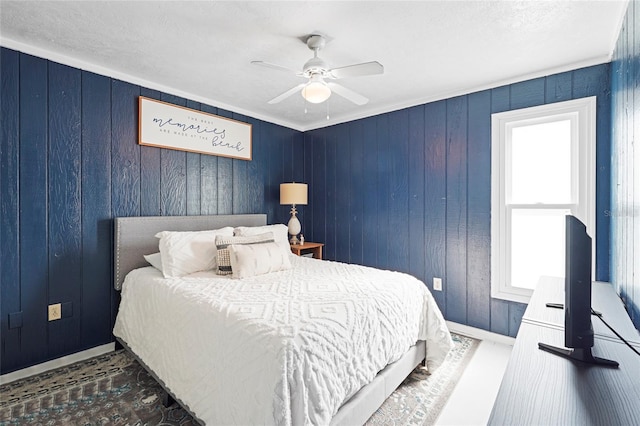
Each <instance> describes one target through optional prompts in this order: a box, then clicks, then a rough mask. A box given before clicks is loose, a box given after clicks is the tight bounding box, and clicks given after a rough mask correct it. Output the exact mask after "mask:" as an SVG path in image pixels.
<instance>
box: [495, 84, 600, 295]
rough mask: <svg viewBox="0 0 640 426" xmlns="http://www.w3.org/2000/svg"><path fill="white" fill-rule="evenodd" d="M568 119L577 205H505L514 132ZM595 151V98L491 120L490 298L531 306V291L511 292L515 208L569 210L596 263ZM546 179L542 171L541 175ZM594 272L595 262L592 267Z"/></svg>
mask: <svg viewBox="0 0 640 426" xmlns="http://www.w3.org/2000/svg"><path fill="white" fill-rule="evenodd" d="M567 118H569V119H570V120H571V123H572V127H571V128H572V131H571V134H572V138H575V137H576V136H577V138H578V141H577V143H574V140H572V144H571V145H572V146H571V149H572V162H574V166H577V167H572V170H573V173H577V181H576V180H575V179H573V181H574V182H577V183H578V188H572V194H573V198H574V200H573V203H572V204H568V205H550V204H542V205H539V204H535V203H534V204H517V205H515V204H513V205H508V204H507V194H508V192H507V191H508V189H509V188H508V187H507V185H508V181H507V176H506V174H507V170H509V168H508V167H507V165H506V159H507V158H509V157H507V152H506V150H507V149H508V147H509V145H510V144H509V143H508V142H509V141H510V140H509V138H510V137H511V129H513V128H515V127H519V126H523V125H532V124H539V123H546V122H553V121H558V120H559V119H567ZM595 151H596V97H595V96H592V97H588V98H582V99H575V100H571V101H566V102H557V103H552V104H547V105H541V106H537V107H532V108H524V109H518V110H513V111H506V112H501V113H496V114H492V115H491V297H493V298H497V299H504V300H511V301H514V302H521V303H528V302H529V299H530V298H531V294H532V293H533V290H530V289H526V288H522V287H517V286H513V285H512V284H511V283H510V282H509V279H508V277H510V276H511V270H510V259H509V255H508V253H510V252H511V251H510V241H511V238H510V232H511V224H510V217H511V215H510V210H511V209H513V208H527V209H536V207H537V208H549V206H553V207H558V208H563V207H566V208H568V209H570V210H571V214H572V215H574V216H576V217H577V218H578V219H580V220H581V221H582V222H583V223H584V224H585V225H586V227H587V232H588V233H589V235H590V236H591V238H592V244H593V247H592V253H593V259H595V241H596V238H595V236H596V234H595V229H596V228H595V186H596V185H595V175H596V170H595ZM540 171H541V173H544V167H541V169H540ZM574 177H576V175H575V174H574ZM592 266H593V268H594V270H595V262H594V261H592Z"/></svg>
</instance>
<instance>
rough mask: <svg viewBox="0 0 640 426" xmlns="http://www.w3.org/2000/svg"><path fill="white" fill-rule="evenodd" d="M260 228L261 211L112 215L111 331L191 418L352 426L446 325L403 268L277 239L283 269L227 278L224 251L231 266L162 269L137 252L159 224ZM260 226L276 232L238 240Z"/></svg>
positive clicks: (435, 354) (150, 248) (439, 357)
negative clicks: (174, 273)
mask: <svg viewBox="0 0 640 426" xmlns="http://www.w3.org/2000/svg"><path fill="white" fill-rule="evenodd" d="M265 226H266V215H262V214H258V215H218V216H179V217H171V216H162V217H158V216H155V217H130V218H116V219H115V227H114V242H115V245H114V250H115V258H114V285H115V288H116V289H118V290H121V291H122V293H121V296H122V298H121V303H120V307H119V311H118V315H117V318H116V323H115V326H114V335H115V337H116V339H117V340H118V341H119V342H120V343H121V344H122V345H123V346H124V347H125V348H126V349H127V350H128V351H130V352H131V353H132V354H133V355H134V356H135V357H136V358H137V359H138V360H139V361H140V363H141V364H142V365H143V366H144V367H145V368H146V369H147V370H148V371H149V372H150V373H151V374H152V375H153V376H154V377H155V378H156V380H157V381H158V382H159V383H160V384H161V386H162V387H163V388H164V389H165V390H166V391H167V393H168V394H169V395H170V396H171V397H173V398H174V399H175V400H176V401H178V402H179V403H180V404H181V405H182V406H183V407H184V408H185V409H186V410H187V411H189V412H190V413H191V414H192V415H193V417H194V418H195V419H196V420H197V421H199V422H200V423H202V424H285V425H290V424H293V425H298V424H332V425H347V424H348V425H355V424H363V423H364V422H366V420H367V419H368V418H369V417H370V416H371V414H373V413H374V412H375V410H376V409H377V408H378V407H379V406H380V405H381V404H382V403H383V402H384V400H385V399H386V398H387V397H388V396H389V395H390V394H391V393H392V392H393V391H394V390H395V389H396V388H397V386H398V385H399V384H400V383H401V382H402V380H404V378H406V376H408V374H409V373H410V372H411V371H412V370H413V369H414V368H415V367H416V366H417V365H418V364H420V363H423V364H425V365H427V367H428V368H429V369H430V370H433V369H435V368H437V367H438V366H439V365H440V363H441V362H442V361H443V360H444V358H445V356H446V354H447V352H448V351H449V349H450V348H451V346H452V342H451V336H450V335H449V332H448V330H447V327H446V325H445V322H444V319H443V317H442V315H441V313H440V311H439V310H438V308H437V305H436V304H435V301H434V300H433V297H432V296H431V294H430V293H429V292H428V290H427V289H426V286H425V285H424V284H423V283H421V282H420V281H419V280H417V279H416V278H413V277H411V276H409V275H406V274H402V273H399V272H393V271H381V270H377V269H374V268H368V267H364V266H360V265H348V264H344V263H339V262H331V261H322V260H317V259H310V258H305V257H299V256H295V255H293V254H292V253H290V252H289V251H287V255H286V256H285V255H283V256H282V257H283V260H282V262H285V263H290V265H289V267H283V268H282V269H280V270H275V272H270V273H264V274H257V275H251V274H249V275H248V276H244V278H237V277H236V270H240V266H239V265H242V264H241V263H238V262H239V260H238V259H241V257H240V254H241V253H244V252H241V251H240V250H239V249H238V255H237V256H236V257H233V256H232V258H234V259H235V262H236V263H234V265H235V266H234V268H235V269H236V270H234V273H233V275H219V274H217V273H216V271H215V269H214V270H205V271H199V272H194V273H190V274H186V275H182V276H179V277H168V278H167V277H166V276H165V275H164V274H163V272H162V271H161V270H160V269H158V268H156V267H153V266H150V265H149V263H148V261H147V260H145V257H144V256H145V255H149V254H153V253H157V252H158V250H159V239H158V238H157V237H156V235H159V234H158V233H159V232H163V231H165V233H166V234H169V232H166V231H174V232H183V233H184V232H189V231H190V232H196V231H204V230H214V229H215V230H220V229H227V228H226V227H228V228H231V229H232V230H235V231H236V232H237V230H238V229H245V230H252V229H262V230H264V229H263V228H265ZM239 227H244V228H239ZM266 228H269V227H268V226H266ZM266 228H265V229H266ZM224 232H228V231H224ZM278 232H280V231H279V230H278ZM278 232H276V234H277V233H278ZM264 236H268V237H269V236H270V237H272V238H275V239H276V240H277V239H278V238H279V237H278V236H275V237H274V236H273V234H272V233H264V234H260V236H257V237H247V238H249V239H251V238H261V237H262V238H264ZM219 238H221V241H222V240H223V239H224V238H227V237H219ZM230 238H231V240H233V238H236V237H230ZM240 238H242V237H240ZM284 238H285V242H286V233H285V236H284ZM231 240H230V241H231ZM163 241H164V237H163V238H161V239H160V247H161V248H162V247H163V245H162V244H163ZM278 244H280V243H277V241H271V242H269V243H268V244H260V245H258V244H256V245H254V246H253V247H259V248H260V250H265V249H266V248H268V247H269V248H273V247H276V248H277V247H278ZM280 246H282V244H280ZM164 247H165V249H164V250H165V252H166V251H167V249H166V244H165V246H164ZM235 247H238V246H237V245H236V244H233V245H232V246H230V249H231V251H232V254H233V253H235V252H234V251H233V249H234V248H235ZM287 248H288V246H287ZM243 250H244V248H243ZM161 251H162V250H161ZM218 253H220V252H219V251H218ZM256 253H264V251H259V252H256ZM278 253H282V251H278ZM163 255H164V252H163ZM278 255H279V254H278ZM219 256H220V255H219ZM243 256H244V255H243ZM276 257H277V256H276ZM162 259H163V261H165V260H166V258H165V257H163V258H162ZM218 263H219V264H222V263H223V262H222V261H221V259H218ZM257 263H260V262H257ZM218 267H220V268H221V266H220V265H218V266H217V267H216V268H218ZM252 267H253V266H252ZM160 268H162V266H160ZM164 268H165V272H166V268H167V266H166V264H164ZM243 268H244V266H243ZM248 270H249V269H248Z"/></svg>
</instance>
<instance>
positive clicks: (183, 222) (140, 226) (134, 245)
mask: <svg viewBox="0 0 640 426" xmlns="http://www.w3.org/2000/svg"><path fill="white" fill-rule="evenodd" d="M114 221H115V224H114V251H115V253H114V259H113V268H114V274H113V277H114V287H115V288H116V290H120V289H121V288H122V282H123V281H124V277H125V276H126V275H127V274H128V273H129V272H130V271H132V270H134V269H136V268H141V267H143V266H148V263H147V261H146V260H144V257H143V256H144V255H145V254H151V253H157V252H158V239H157V238H156V237H155V235H156V234H157V233H158V232H160V231H202V230H207V229H218V228H222V227H225V226H233V227H236V226H261V225H266V223H267V215H265V214H236V215H218V216H143V217H117V218H115V219H114Z"/></svg>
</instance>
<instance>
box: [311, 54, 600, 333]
mask: <svg viewBox="0 0 640 426" xmlns="http://www.w3.org/2000/svg"><path fill="white" fill-rule="evenodd" d="M609 69H610V65H609V64H604V65H599V66H594V67H589V68H584V69H578V70H575V71H571V72H566V73H561V74H556V75H551V76H548V77H546V78H538V79H534V80H529V81H524V82H521V83H516V84H511V85H508V86H503V87H498V88H495V89H492V90H486V91H482V92H477V93H472V94H469V95H465V96H460V97H456V98H451V99H446V100H442V101H438V102H433V103H429V104H426V105H420V106H416V107H413V108H409V109H404V110H400V111H395V112H391V113H388V114H383V115H379V116H375V117H370V118H366V119H362V120H358V121H353V122H349V123H345V124H340V125H336V126H332V127H328V128H324V129H319V130H314V131H310V132H307V133H305V141H304V166H305V167H304V169H305V173H304V178H305V181H306V182H307V183H308V184H309V193H310V200H309V205H308V206H307V211H306V217H305V221H304V222H303V232H304V233H305V237H306V238H307V240H309V241H322V242H324V243H326V246H325V251H324V253H325V257H326V258H327V259H335V260H339V261H345V262H355V263H362V264H365V265H370V266H376V267H381V268H389V269H395V270H399V271H404V272H408V273H411V274H413V275H415V276H416V277H418V278H420V279H422V280H424V281H425V282H426V283H427V285H428V287H429V288H430V289H432V278H433V277H442V278H443V282H444V291H442V292H438V291H434V292H433V294H434V296H435V298H436V300H437V302H438V305H439V306H440V308H441V309H442V311H443V313H444V315H445V317H446V318H447V319H448V320H451V321H455V322H458V323H462V324H467V325H470V326H473V327H478V328H482V329H486V330H490V331H493V332H497V333H501V334H507V335H510V336H515V334H516V332H517V329H518V327H519V325H520V320H521V318H522V315H523V313H524V308H525V305H523V304H518V303H510V302H506V301H502V300H497V299H492V298H491V296H490V294H491V284H490V239H491V234H490V210H491V114H492V113H494V112H501V111H506V110H512V109H518V108H524V107H530V106H536V105H541V104H546V103H552V102H558V101H565V100H570V99H576V98H582V97H587V96H597V168H598V171H597V177H596V180H597V200H596V208H597V224H596V225H597V230H596V232H597V247H596V250H597V252H596V257H597V264H596V278H597V279H598V280H608V279H609V217H608V214H607V213H608V209H609V203H610V199H609V198H610V197H609V194H610V189H609V183H610V165H609V164H610V163H609V162H610V119H611V118H610V108H611V107H610V74H609ZM540 170H541V172H544V164H541V165H540Z"/></svg>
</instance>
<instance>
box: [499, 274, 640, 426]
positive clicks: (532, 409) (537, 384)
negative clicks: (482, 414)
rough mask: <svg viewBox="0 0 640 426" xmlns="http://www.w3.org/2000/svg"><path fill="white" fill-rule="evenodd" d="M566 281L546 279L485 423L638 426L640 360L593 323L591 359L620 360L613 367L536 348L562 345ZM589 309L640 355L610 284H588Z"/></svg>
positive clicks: (634, 333) (635, 334) (638, 343)
mask: <svg viewBox="0 0 640 426" xmlns="http://www.w3.org/2000/svg"><path fill="white" fill-rule="evenodd" d="M548 302H552V303H564V280H563V279H562V278H544V279H542V280H541V281H540V283H539V284H538V287H537V289H536V290H535V292H534V294H533V296H532V298H531V301H530V302H529V306H528V307H527V310H526V312H525V314H524V316H523V318H522V324H521V325H520V330H519V331H518V336H517V338H516V343H515V345H514V347H513V351H512V353H511V358H510V360H509V364H508V365H507V369H506V371H505V375H504V378H503V380H502V384H501V386H500V390H499V391H498V396H497V398H496V402H495V404H494V406H493V411H492V412H491V417H490V419H489V425H581V426H586V425H606V426H612V425H640V356H638V355H636V354H635V353H634V352H633V351H632V350H631V349H630V348H629V347H628V346H626V345H625V344H624V343H622V342H621V341H620V340H619V339H618V338H617V337H616V336H615V335H614V334H613V333H612V332H611V331H610V330H609V329H608V328H607V327H606V326H605V325H604V324H603V323H602V321H600V320H599V319H598V318H597V317H595V316H592V318H591V322H592V323H593V329H594V334H595V344H594V346H593V349H592V352H593V355H594V356H599V357H601V358H607V359H612V360H615V361H617V362H618V363H619V364H620V367H619V368H618V369H611V368H603V367H596V366H580V365H577V364H575V363H574V362H572V361H569V360H567V359H565V358H562V357H559V356H556V355H553V354H551V353H549V352H545V351H542V350H540V349H538V342H542V343H548V344H551V345H554V346H560V347H563V346H564V311H563V310H562V309H553V308H548V307H546V306H545V304H546V303H548ZM591 304H592V307H593V309H594V310H596V311H599V312H601V313H602V314H603V318H604V320H605V321H607V322H608V323H609V324H610V325H611V326H612V327H613V328H614V329H615V330H616V331H617V332H618V333H620V334H621V335H622V336H624V337H625V339H627V340H628V341H630V342H631V343H632V344H633V345H634V347H636V348H637V349H638V350H640V334H639V333H638V331H637V330H636V329H635V328H634V327H633V324H632V323H631V320H630V319H629V316H628V315H627V313H626V312H625V310H624V306H623V305H622V302H621V301H620V299H619V297H618V295H617V294H616V292H615V290H614V289H613V287H612V286H611V284H609V283H602V282H595V283H593V286H592V303H591Z"/></svg>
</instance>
